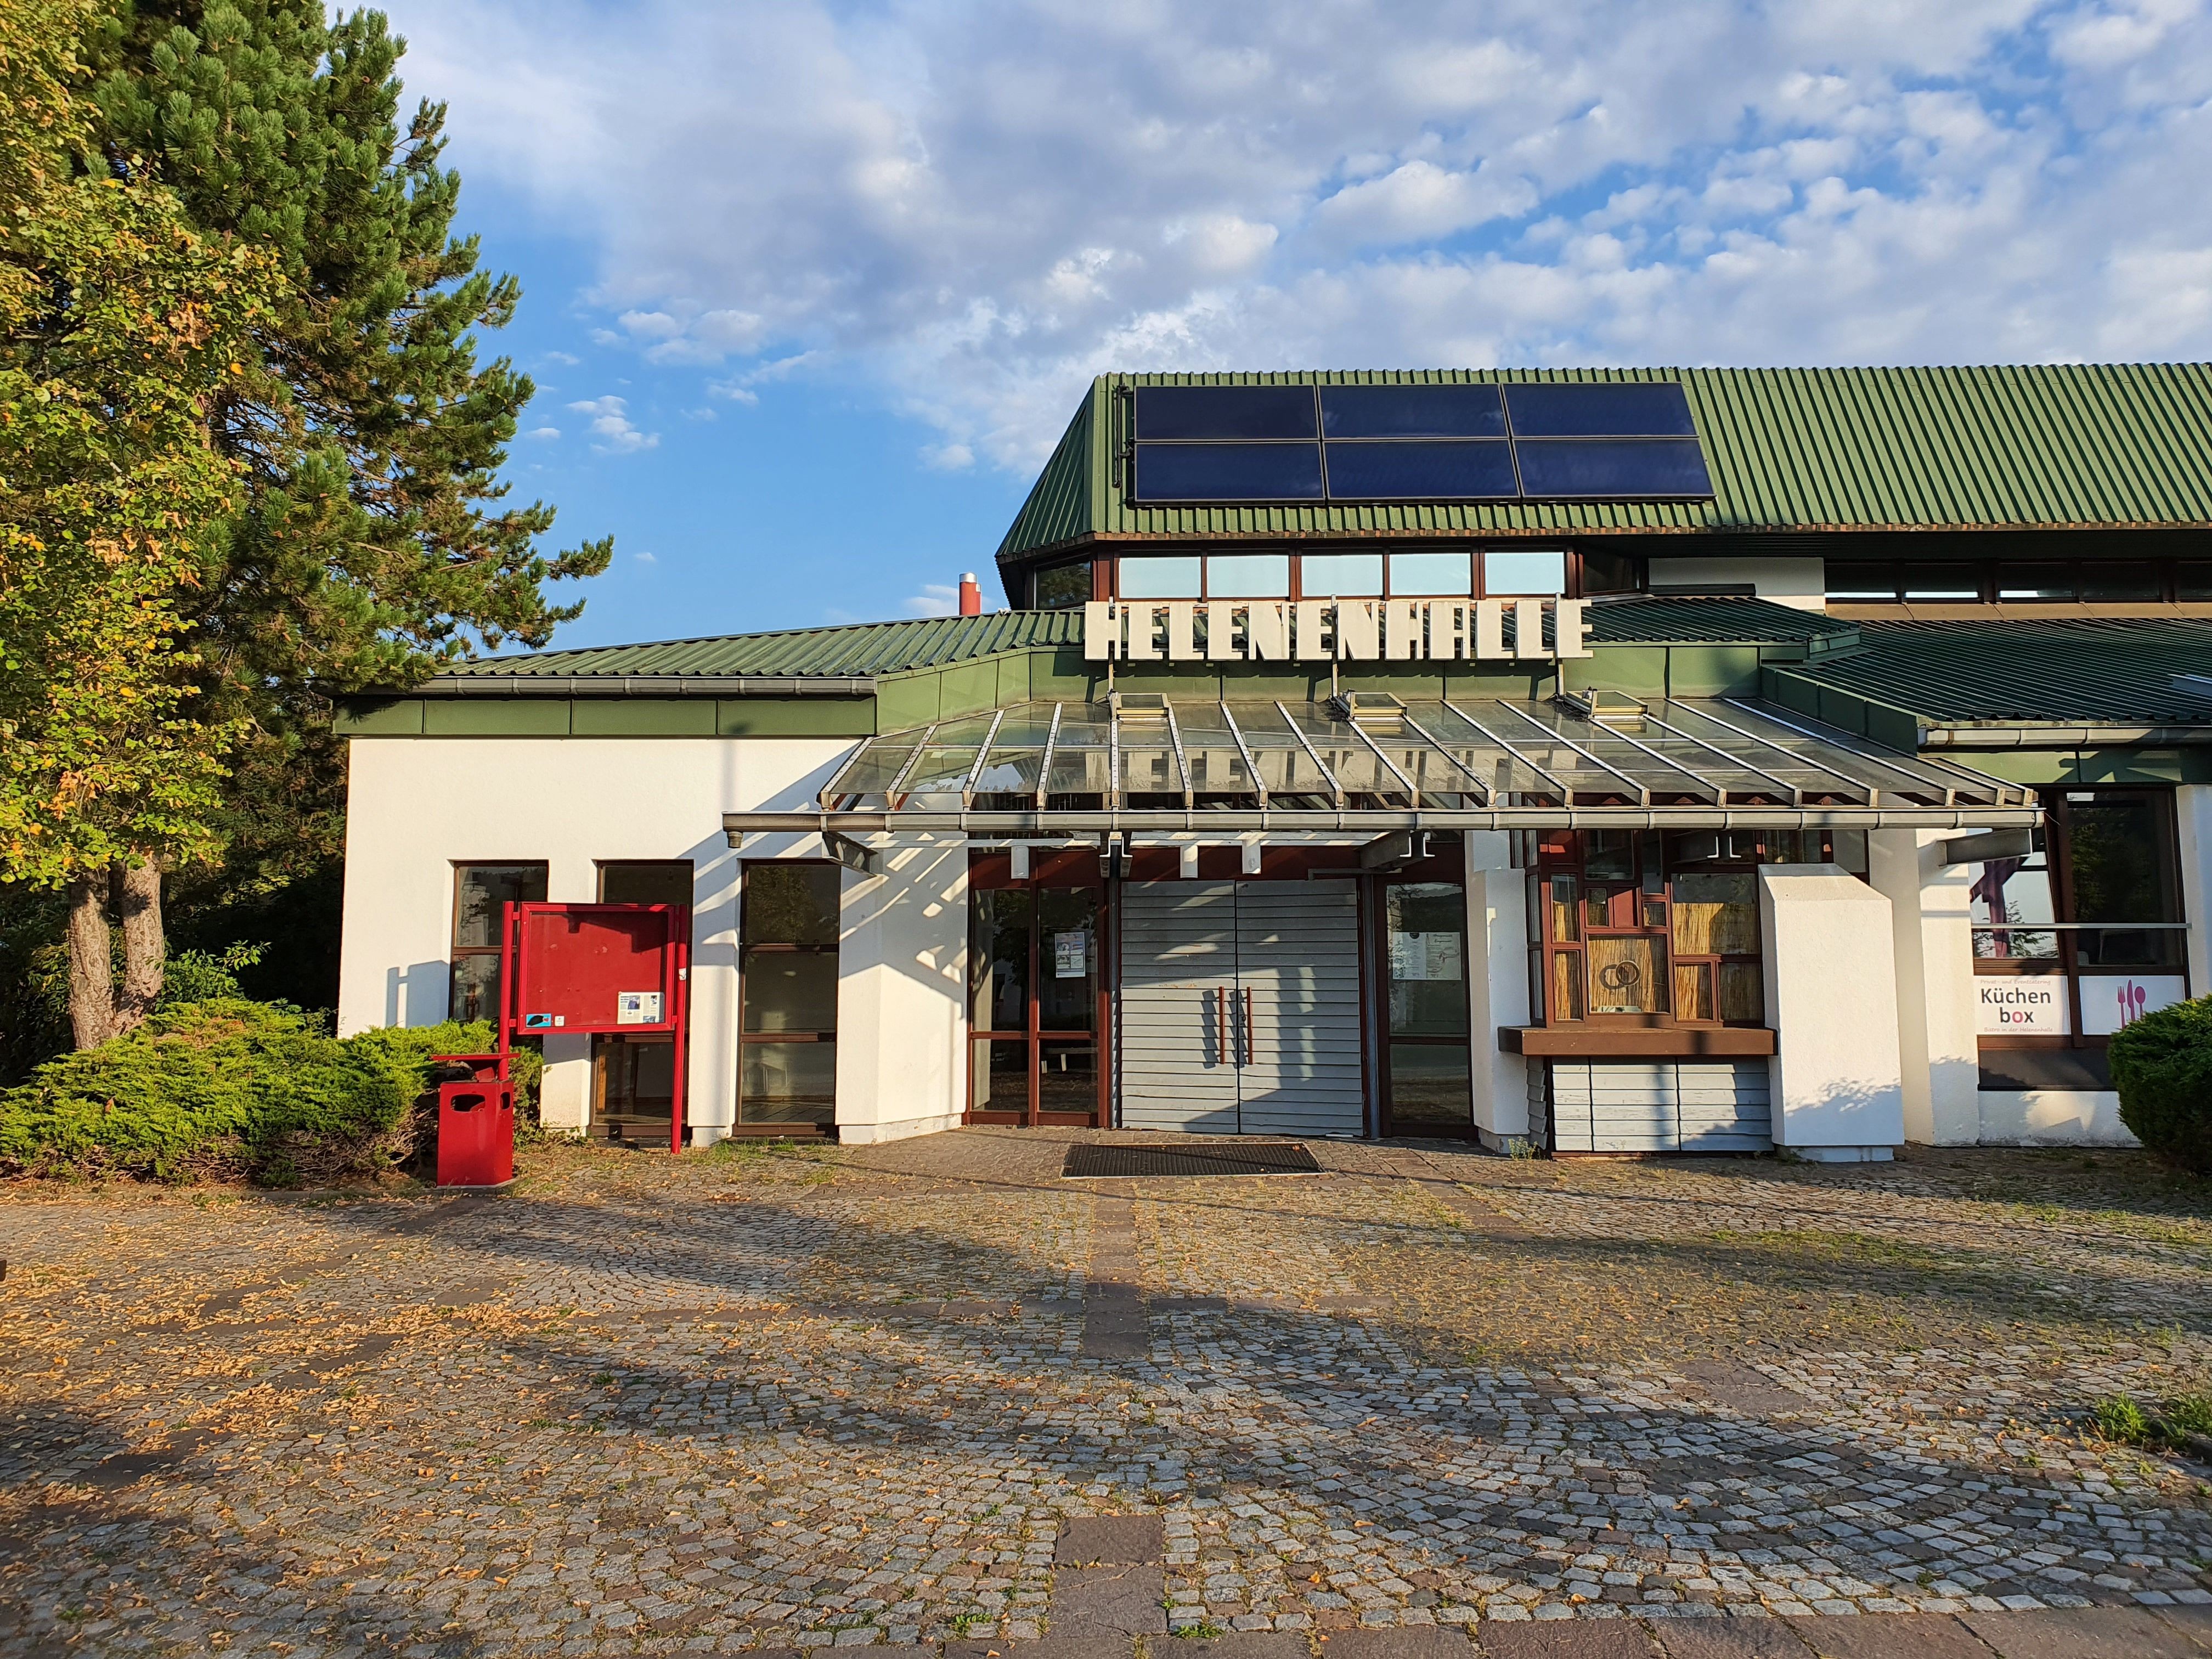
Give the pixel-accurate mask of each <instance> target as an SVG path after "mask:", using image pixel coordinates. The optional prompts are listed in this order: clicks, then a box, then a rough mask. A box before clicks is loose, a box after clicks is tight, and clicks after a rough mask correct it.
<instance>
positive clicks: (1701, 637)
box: [1583, 595, 1859, 646]
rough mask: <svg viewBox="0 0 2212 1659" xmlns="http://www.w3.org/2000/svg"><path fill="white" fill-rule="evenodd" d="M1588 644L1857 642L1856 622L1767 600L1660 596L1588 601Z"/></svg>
mask: <svg viewBox="0 0 2212 1659" xmlns="http://www.w3.org/2000/svg"><path fill="white" fill-rule="evenodd" d="M1583 620H1584V622H1585V623H1587V624H1588V630H1587V632H1586V634H1585V635H1584V637H1585V638H1586V639H1587V640H1588V641H1589V643H1590V644H1592V645H1810V644H1814V643H1815V642H1823V643H1830V644H1832V645H1836V646H1847V645H1852V644H1856V643H1857V639H1858V632H1859V624H1858V623H1854V622H1846V621H1844V619H1843V618H1842V617H1829V616H1824V615H1822V614H1821V613H1820V611H1799V610H1797V609H1796V608H1794V607H1793V606H1790V605H1777V604H1775V603H1774V602H1773V601H1772V600H1771V599H1725V598H1716V599H1705V598H1699V597H1694V596H1684V597H1682V598H1679V599H1676V598H1668V597H1665V596H1660V595H1652V596H1649V597H1645V596H1638V598H1635V599H1596V600H1593V601H1592V602H1591V604H1590V607H1589V610H1588V611H1584V612H1583Z"/></svg>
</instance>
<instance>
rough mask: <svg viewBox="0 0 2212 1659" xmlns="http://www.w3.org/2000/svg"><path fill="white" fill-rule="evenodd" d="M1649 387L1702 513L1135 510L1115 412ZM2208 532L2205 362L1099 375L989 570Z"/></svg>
mask: <svg viewBox="0 0 2212 1659" xmlns="http://www.w3.org/2000/svg"><path fill="white" fill-rule="evenodd" d="M1559 380H1601V381H1603V380H1658V381H1677V382H1679V383H1680V385H1681V386H1682V387H1683V389H1684V392H1685V393H1686V396H1687V398H1688V399H1689V404H1690V409H1691V412H1692V416H1694V417H1695V419H1696V421H1697V426H1698V432H1699V436H1700V438H1701V439H1702V440H1703V441H1704V443H1705V457H1706V461H1707V464H1708V465H1709V467H1710V468H1711V473H1712V477H1713V485H1714V491H1715V494H1714V498H1713V499H1712V500H1711V501H1489V502H1462V503H1449V504H1407V505H1401V506H1320V507H1301V506H1297V505H1288V504H1285V505H1276V506H1257V507H1233V506H1232V507H1137V506H1132V505H1131V504H1129V503H1128V502H1127V501H1125V500H1124V499H1123V497H1122V495H1121V490H1120V489H1119V488H1118V487H1117V485H1116V483H1115V477H1116V468H1117V459H1116V457H1115V453H1114V451H1115V441H1116V439H1117V436H1118V435H1119V433H1120V431H1121V427H1122V424H1123V416H1121V411H1120V406H1119V404H1118V402H1117V399H1116V395H1115V394H1117V393H1118V392H1120V391H1121V390H1122V389H1123V388H1125V387H1136V386H1264V385H1281V384H1286V383H1297V384H1308V383H1312V382H1320V383H1322V384H1325V385H1333V386H1341V385H1361V386H1376V385H1444V384H1463V383H1468V382H1499V381H1559ZM2147 526H2169V527H2171V526H2212V364H2206V363H2138V364H2070V363H2069V364H2049V365H2038V366H2009V367H1996V368H1792V369H1760V368H1681V369H1674V368H1652V369H1555V370H1546V369H1537V370H1492V369H1468V370H1434V371H1389V372H1378V373H1295V374H1294V373H1285V374H1109V375H1102V376H1100V377H1099V378H1098V379H1097V380H1094V381H1093V382H1092V383H1091V390H1090V392H1088V394H1086V396H1085V398H1084V402H1083V404H1082V407H1081V408H1080V409H1079V410H1077V412H1076V416H1075V419H1074V421H1073V423H1071V425H1070V426H1069V428H1068V430H1067V433H1066V435H1065V436H1064V437H1063V438H1062V439H1061V440H1060V447H1058V448H1057V449H1055V450H1054V452H1053V455H1052V459H1050V460H1049V461H1048V462H1047V463H1046V465H1045V469H1044V471H1043V473H1042V476H1041V477H1039V478H1038V479H1037V482H1036V487H1035V488H1034V489H1031V490H1030V496H1029V499H1028V500H1027V501H1024V503H1023V506H1022V509H1021V511H1020V513H1018V515H1017V516H1016V518H1015V520H1014V523H1013V526H1012V529H1010V530H1009V531H1008V532H1006V539H1005V540H1004V541H1003V542H1001V543H1000V546H999V557H1000V559H1001V560H1002V561H1006V560H1012V559H1015V558H1017V557H1018V556H1021V555H1022V554H1024V553H1027V552H1031V551H1034V550H1040V549H1045V548H1050V547H1055V546H1059V545H1061V544H1066V543H1069V542H1073V541H1074V540H1075V539H1077V538H1081V537H1085V536H1093V535H1098V536H1133V537H1134V536H1187V537H1192V538H1210V537H1267V536H1314V535H1326V536H1359V535H1389V534H1413V535H1450V534H1476V535H1484V534H1489V535H1497V534H1506V535H1513V534H1543V533H1547V532H1549V533H1556V532H1583V533H1589V532H1618V531H1661V532H1714V531H1725V532H1732V531H1741V532H1759V531H1764V532H1777V531H1819V530H1869V529H1925V528H1937V527H1941V528H1948V529H2027V528H2040V529H2081V528H2092V527H2094V528H2105V529H2110V528H2116V527H2130V528H2140V527H2147Z"/></svg>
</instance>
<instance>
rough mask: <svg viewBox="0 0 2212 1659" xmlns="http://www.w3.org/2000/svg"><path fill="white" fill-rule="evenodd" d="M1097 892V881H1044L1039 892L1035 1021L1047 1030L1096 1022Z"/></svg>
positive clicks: (1087, 1027) (1080, 1028)
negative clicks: (1077, 883)
mask: <svg viewBox="0 0 2212 1659" xmlns="http://www.w3.org/2000/svg"><path fill="white" fill-rule="evenodd" d="M1098 898H1099V893H1098V890H1097V888H1095V887H1048V888H1045V889H1043V890H1042V891H1040V892H1039V893H1038V895H1037V928H1038V933H1037V1024H1039V1025H1040V1026H1041V1027H1042V1029H1043V1030H1048V1031H1088V1030H1094V1029H1095V1028H1096V1026H1097V1020H1098ZM992 1029H994V1030H1002V1029H1004V1028H1002V1027H993V1028H992Z"/></svg>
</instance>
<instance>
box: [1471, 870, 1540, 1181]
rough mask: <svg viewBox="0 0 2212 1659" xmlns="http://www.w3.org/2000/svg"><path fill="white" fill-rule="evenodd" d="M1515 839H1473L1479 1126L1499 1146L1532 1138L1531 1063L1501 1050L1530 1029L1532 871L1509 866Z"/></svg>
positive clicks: (1476, 1111)
mask: <svg viewBox="0 0 2212 1659" xmlns="http://www.w3.org/2000/svg"><path fill="white" fill-rule="evenodd" d="M1509 840H1510V838H1509V837H1508V836H1505V835H1504V833H1502V832H1494V831H1484V830H1471V831H1469V832H1468V837H1467V944H1468V949H1467V955H1468V964H1469V968H1470V971H1469V973H1468V976H1467V977H1468V1001H1469V1006H1468V1031H1469V1033H1470V1041H1471V1042H1472V1045H1473V1048H1474V1054H1473V1056H1472V1065H1473V1073H1474V1127H1476V1129H1478V1130H1479V1131H1480V1133H1481V1134H1482V1137H1483V1139H1484V1141H1485V1143H1486V1145H1489V1146H1493V1147H1494V1146H1500V1145H1502V1144H1503V1143H1504V1142H1506V1141H1508V1140H1510V1139H1514V1138H1516V1137H1519V1136H1525V1135H1526V1134H1527V1133H1528V1061H1527V1060H1523V1059H1522V1057H1521V1056H1520V1055H1518V1054H1505V1053H1503V1052H1502V1051H1500V1049H1499V1048H1498V1027H1499V1026H1501V1025H1525V1024H1528V916H1527V912H1528V873H1527V872H1525V871H1521V870H1515V869H1512V868H1510V864H1509V858H1510V848H1509Z"/></svg>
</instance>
